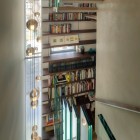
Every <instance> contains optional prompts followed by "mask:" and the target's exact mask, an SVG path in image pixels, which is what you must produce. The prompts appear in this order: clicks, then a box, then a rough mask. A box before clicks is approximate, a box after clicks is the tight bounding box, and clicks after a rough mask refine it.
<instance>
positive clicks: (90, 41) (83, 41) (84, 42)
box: [42, 39, 96, 49]
mask: <svg viewBox="0 0 140 140" xmlns="http://www.w3.org/2000/svg"><path fill="white" fill-rule="evenodd" d="M88 44H96V39H93V40H81V41H79V43H74V44H64V45H55V46H50V44H43V45H42V49H49V48H55V47H64V46H76V45H88Z"/></svg>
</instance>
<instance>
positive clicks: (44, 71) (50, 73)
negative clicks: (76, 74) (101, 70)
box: [43, 66, 95, 76]
mask: <svg viewBox="0 0 140 140" xmlns="http://www.w3.org/2000/svg"><path fill="white" fill-rule="evenodd" d="M94 67H95V66H93V67H86V68H85V67H84V68H75V69H72V70H63V71H57V72H49V70H48V68H46V69H43V76H45V75H54V74H60V73H65V72H72V71H77V70H85V69H90V68H94Z"/></svg>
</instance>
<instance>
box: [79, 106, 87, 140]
mask: <svg viewBox="0 0 140 140" xmlns="http://www.w3.org/2000/svg"><path fill="white" fill-rule="evenodd" d="M80 116H81V117H80V123H81V129H80V131H81V140H88V123H87V120H86V118H85V115H84V113H83V110H82V108H80Z"/></svg>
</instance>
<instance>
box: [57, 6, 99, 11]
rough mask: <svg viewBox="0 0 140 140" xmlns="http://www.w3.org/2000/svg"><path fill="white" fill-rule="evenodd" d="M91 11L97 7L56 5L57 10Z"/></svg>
mask: <svg viewBox="0 0 140 140" xmlns="http://www.w3.org/2000/svg"><path fill="white" fill-rule="evenodd" d="M61 10H62V11H63V10H65V11H92V12H96V11H97V8H95V7H71V6H65V7H58V11H61Z"/></svg>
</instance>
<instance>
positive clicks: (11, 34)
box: [0, 0, 25, 140]
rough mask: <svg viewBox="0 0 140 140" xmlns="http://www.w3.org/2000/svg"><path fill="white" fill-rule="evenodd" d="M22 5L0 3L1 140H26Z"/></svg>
mask: <svg viewBox="0 0 140 140" xmlns="http://www.w3.org/2000/svg"><path fill="white" fill-rule="evenodd" d="M23 44H24V1H23V0H20V1H19V0H12V1H11V0H3V1H0V140H25V127H24V124H25V121H24V120H25V119H24V117H25V115H24V113H25V112H24V106H25V104H24V79H23V78H24V76H23V73H24V63H23V62H24V46H23Z"/></svg>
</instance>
